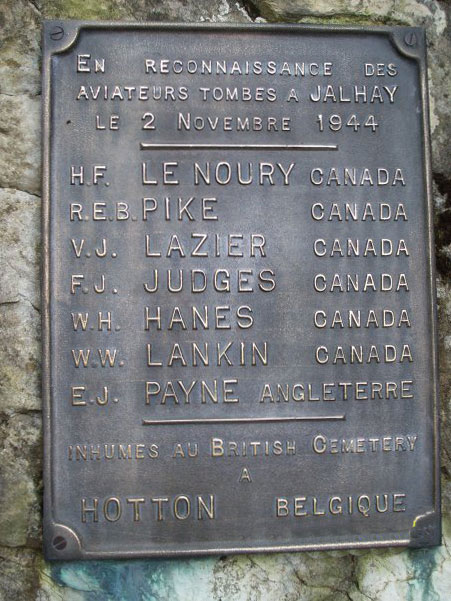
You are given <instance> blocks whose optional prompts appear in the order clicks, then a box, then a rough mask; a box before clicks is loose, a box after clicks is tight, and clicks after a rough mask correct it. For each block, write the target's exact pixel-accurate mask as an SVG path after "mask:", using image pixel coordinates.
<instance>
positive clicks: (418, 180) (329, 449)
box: [43, 21, 440, 559]
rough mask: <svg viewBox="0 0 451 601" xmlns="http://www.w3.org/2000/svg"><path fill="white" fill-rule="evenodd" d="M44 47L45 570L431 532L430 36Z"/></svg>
mask: <svg viewBox="0 0 451 601" xmlns="http://www.w3.org/2000/svg"><path fill="white" fill-rule="evenodd" d="M43 38H44V99H45V100H44V102H45V104H44V255H45V261H44V281H43V288H44V303H43V306H44V322H43V324H44V397H45V424H46V489H45V546H46V553H47V556H48V557H49V558H52V559H55V558H65V559H66V558H74V557H82V558H87V557H117V556H123V557H132V556H145V555H149V556H150V555H155V556H167V555H173V554H205V553H227V552H244V551H268V550H302V549H326V548H343V547H368V546H383V545H411V546H419V545H433V544H437V543H438V542H439V538H440V525H439V492H438V461H437V376H436V350H435V322H434V292H433V277H434V269H433V259H432V256H433V254H432V248H433V244H432V232H431V196H430V173H429V169H430V167H429V139H428V128H427V119H428V115H427V103H426V84H425V59H424V52H425V49H424V35H423V32H422V31H421V30H419V29H409V28H393V29H392V28H378V29H361V28H340V27H331V28H324V27H317V26H309V27H306V26H301V27H297V26H296V27H288V26H280V27H273V26H253V27H241V26H239V27H230V26H227V27H225V26H222V25H221V26H190V27H185V26H173V25H171V26H169V25H136V24H130V25H124V24H113V23H111V24H95V23H84V24H82V23H75V22H59V21H58V22H48V23H47V24H46V25H45V28H44V34H43Z"/></svg>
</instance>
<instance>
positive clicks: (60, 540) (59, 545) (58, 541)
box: [52, 536, 67, 551]
mask: <svg viewBox="0 0 451 601" xmlns="http://www.w3.org/2000/svg"><path fill="white" fill-rule="evenodd" d="M52 544H53V547H54V548H55V549H56V550H57V551H62V550H63V549H65V548H66V547H67V540H66V539H65V538H64V536H55V538H54V539H53V541H52Z"/></svg>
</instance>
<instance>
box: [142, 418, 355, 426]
mask: <svg viewBox="0 0 451 601" xmlns="http://www.w3.org/2000/svg"><path fill="white" fill-rule="evenodd" d="M345 419H346V416H345V415H308V416H304V417H224V418H220V417H205V418H202V417H198V418H192V419H143V421H142V425H143V426H173V425H176V424H185V425H186V424H251V423H256V422H311V421H340V420H341V421H343V420H345Z"/></svg>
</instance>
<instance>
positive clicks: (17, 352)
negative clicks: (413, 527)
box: [0, 0, 451, 601]
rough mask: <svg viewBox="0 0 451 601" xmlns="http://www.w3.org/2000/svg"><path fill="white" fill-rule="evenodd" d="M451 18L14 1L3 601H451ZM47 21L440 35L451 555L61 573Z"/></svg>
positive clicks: (316, 1)
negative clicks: (46, 240)
mask: <svg viewBox="0 0 451 601" xmlns="http://www.w3.org/2000/svg"><path fill="white" fill-rule="evenodd" d="M450 13H451V8H450V5H449V4H448V2H446V1H441V0H335V1H332V0H247V1H243V2H233V1H232V0H230V1H229V0H161V1H159V0H1V2H0V219H1V228H0V240H1V242H2V244H1V247H2V249H1V254H0V278H1V284H0V340H1V344H0V601H3V600H4V601H15V600H17V601H31V600H35V599H36V600H47V599H48V600H52V601H53V600H55V601H56V600H58V601H62V600H64V601H110V600H111V601H113V600H114V601H116V600H117V601H119V600H124V601H191V600H193V601H207V600H208V601H240V600H249V601H263V600H268V601H272V600H278V601H295V600H296V601H319V600H322V601H326V600H330V601H332V600H333V601H345V600H346V601H350V600H352V601H368V600H378V601H385V600H387V601H388V600H390V601H398V600H399V601H401V600H408V601H439V600H443V601H445V600H449V599H450V598H451V554H450V548H451V547H450V545H451V454H450V452H449V450H448V449H450V448H451V424H450V423H449V418H450V415H451V378H450V376H449V371H450V370H449V367H450V363H451V360H450V357H451V280H450V277H449V276H450V273H451V207H450V201H451V195H450V186H449V184H450V181H451V161H450V160H449V159H450V155H449V152H448V150H447V144H448V140H449V138H450V135H451V120H450V119H449V113H448V114H447V110H448V104H449V100H450V93H451V77H450V69H451V67H450V64H451V63H450V55H451V53H450V46H451V39H450V33H449V30H448V29H447V23H448V20H449V17H450ZM43 18H76V19H99V20H101V19H108V20H119V19H120V20H128V21H134V20H137V21H161V20H165V21H182V22H188V21H204V22H208V21H221V22H249V23H250V22H252V21H259V22H262V21H265V20H267V21H269V22H273V21H285V22H295V23H304V22H316V23H318V22H319V23H351V24H393V25H422V26H425V27H426V29H427V36H428V49H429V68H430V74H429V78H430V96H431V109H432V110H431V131H432V140H433V169H434V190H435V203H436V243H437V267H438V276H437V285H438V296H439V334H440V365H441V396H442V447H443V453H442V485H443V513H444V518H443V527H444V539H443V545H442V546H441V547H439V548H434V549H425V550H399V549H398V550H377V551H376V550H370V551H359V552H357V551H346V552H338V551H337V552H328V553H302V554H279V555H266V556H261V555H259V556H238V557H227V558H224V557H215V558H207V559H191V560H177V561H176V560H171V561H169V560H168V561H156V560H154V561H144V560H142V561H114V562H112V561H105V562H100V561H99V562H86V563H83V562H67V563H55V564H47V563H45V562H44V560H43V558H42V553H41V531H40V521H41V492H42V478H41V460H42V450H41V447H42V435H41V400H40V331H39V330H40V308H39V305H40V299H39V261H40V196H39V195H40V64H39V63H40V27H41V20H42V19H43Z"/></svg>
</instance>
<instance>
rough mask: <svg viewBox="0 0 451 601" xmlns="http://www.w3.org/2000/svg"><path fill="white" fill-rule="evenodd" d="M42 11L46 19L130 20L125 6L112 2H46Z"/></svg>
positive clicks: (93, 0)
mask: <svg viewBox="0 0 451 601" xmlns="http://www.w3.org/2000/svg"><path fill="white" fill-rule="evenodd" d="M42 10H43V13H44V15H45V17H46V18H47V19H87V20H99V21H101V20H105V21H108V20H113V21H114V20H118V19H130V12H129V11H127V10H126V9H125V6H120V5H118V4H117V3H116V2H115V1H114V0H46V1H45V2H44V3H43V6H42Z"/></svg>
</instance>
